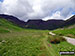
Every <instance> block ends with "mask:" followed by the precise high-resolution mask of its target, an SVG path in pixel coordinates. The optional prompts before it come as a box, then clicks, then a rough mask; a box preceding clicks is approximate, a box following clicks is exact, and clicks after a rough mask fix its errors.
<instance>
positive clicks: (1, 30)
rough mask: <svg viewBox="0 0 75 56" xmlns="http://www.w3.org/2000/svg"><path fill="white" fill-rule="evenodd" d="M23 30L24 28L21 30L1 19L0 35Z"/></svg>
mask: <svg viewBox="0 0 75 56" xmlns="http://www.w3.org/2000/svg"><path fill="white" fill-rule="evenodd" d="M21 29H22V28H19V27H18V26H16V25H15V24H13V23H11V22H10V21H8V20H6V19H4V18H2V17H0V33H5V32H12V31H19V30H21Z"/></svg>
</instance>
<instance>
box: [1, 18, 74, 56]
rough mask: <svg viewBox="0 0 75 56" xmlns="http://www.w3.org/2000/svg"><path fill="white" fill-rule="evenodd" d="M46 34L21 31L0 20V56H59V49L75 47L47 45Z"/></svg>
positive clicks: (65, 43) (69, 45)
mask: <svg viewBox="0 0 75 56" xmlns="http://www.w3.org/2000/svg"><path fill="white" fill-rule="evenodd" d="M2 29H3V30H2ZM48 32H49V31H47V30H32V29H21V28H19V27H17V26H14V25H13V24H12V23H10V22H8V21H7V20H4V19H0V56H60V55H59V51H60V48H62V50H68V49H69V48H70V49H74V47H75V46H73V45H71V44H69V43H67V42H61V43H59V44H51V43H49V42H48V41H47V39H48V36H50V35H48ZM5 33H6V34H5Z"/></svg>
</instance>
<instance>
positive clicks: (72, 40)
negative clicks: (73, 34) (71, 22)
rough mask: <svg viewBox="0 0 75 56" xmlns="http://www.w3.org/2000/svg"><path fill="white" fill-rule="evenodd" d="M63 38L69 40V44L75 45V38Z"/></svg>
mask: <svg viewBox="0 0 75 56" xmlns="http://www.w3.org/2000/svg"><path fill="white" fill-rule="evenodd" d="M63 37H64V38H65V39H66V40H67V42H68V43H71V44H73V45H75V39H74V38H70V37H66V36H63Z"/></svg>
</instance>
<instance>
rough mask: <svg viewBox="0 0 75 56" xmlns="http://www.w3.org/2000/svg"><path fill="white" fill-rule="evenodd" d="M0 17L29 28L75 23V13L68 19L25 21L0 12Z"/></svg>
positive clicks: (47, 28)
mask: <svg viewBox="0 0 75 56" xmlns="http://www.w3.org/2000/svg"><path fill="white" fill-rule="evenodd" d="M0 17H3V18H5V19H7V20H8V21H11V22H12V23H14V24H16V25H18V26H20V27H22V28H29V29H41V30H54V29H57V28H61V27H64V26H66V25H69V24H75V15H74V16H73V17H71V18H70V19H68V20H66V21H64V20H56V19H51V20H48V21H44V20H42V19H37V20H33V19H31V20H28V21H27V22H24V21H21V20H19V19H18V18H17V17H14V16H11V15H5V14H0Z"/></svg>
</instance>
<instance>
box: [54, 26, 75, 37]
mask: <svg viewBox="0 0 75 56" xmlns="http://www.w3.org/2000/svg"><path fill="white" fill-rule="evenodd" d="M53 32H54V33H56V34H57V35H63V36H69V37H73V38H75V25H71V26H69V27H65V28H63V29H57V30H54V31H53Z"/></svg>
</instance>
